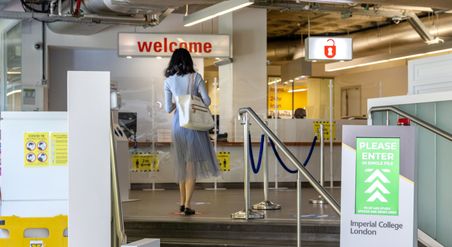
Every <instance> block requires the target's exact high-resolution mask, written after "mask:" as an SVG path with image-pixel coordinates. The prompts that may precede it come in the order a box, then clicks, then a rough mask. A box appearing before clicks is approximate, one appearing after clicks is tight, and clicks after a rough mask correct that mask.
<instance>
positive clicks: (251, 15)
mask: <svg viewBox="0 0 452 247" xmlns="http://www.w3.org/2000/svg"><path fill="white" fill-rule="evenodd" d="M218 30H219V33H220V34H229V35H231V40H232V44H233V45H232V54H233V60H234V62H233V63H232V64H229V65H224V66H221V67H220V70H219V74H220V93H219V95H220V96H219V98H220V107H219V113H220V116H221V118H220V131H221V132H227V133H228V141H241V140H242V139H243V138H242V136H243V135H242V134H241V133H242V128H241V126H240V123H239V121H238V120H237V112H238V109H239V108H241V107H252V108H253V109H254V111H256V113H257V114H258V115H259V116H260V117H264V116H266V114H267V113H266V112H267V103H266V102H267V93H266V91H267V11H266V10H265V9H254V8H245V9H242V10H239V11H236V12H234V13H232V14H227V15H224V16H222V17H220V20H219V28H218ZM252 131H253V129H252Z"/></svg>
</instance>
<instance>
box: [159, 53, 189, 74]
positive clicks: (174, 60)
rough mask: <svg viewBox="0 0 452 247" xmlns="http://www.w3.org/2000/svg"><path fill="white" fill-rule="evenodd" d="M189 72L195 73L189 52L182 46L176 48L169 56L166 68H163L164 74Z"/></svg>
mask: <svg viewBox="0 0 452 247" xmlns="http://www.w3.org/2000/svg"><path fill="white" fill-rule="evenodd" d="M190 73H195V69H193V60H192V59H191V55H190V53H189V52H188V51H187V50H186V49H184V48H179V49H176V50H175V51H174V52H173V55H172V56H171V60H170V62H169V64H168V68H166V70H165V76H166V77H170V76H172V75H174V74H177V75H185V74H190Z"/></svg>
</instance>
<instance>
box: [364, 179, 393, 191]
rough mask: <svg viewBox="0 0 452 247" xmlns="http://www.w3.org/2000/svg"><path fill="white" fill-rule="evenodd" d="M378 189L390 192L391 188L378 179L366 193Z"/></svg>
mask: <svg viewBox="0 0 452 247" xmlns="http://www.w3.org/2000/svg"><path fill="white" fill-rule="evenodd" d="M376 190H380V191H381V192H382V193H383V194H390V193H389V190H387V189H386V188H385V187H384V186H383V185H382V184H381V183H380V181H379V180H376V181H375V183H373V184H372V185H371V186H370V187H369V188H368V189H367V190H366V191H365V192H364V193H366V194H370V193H372V192H374V191H376Z"/></svg>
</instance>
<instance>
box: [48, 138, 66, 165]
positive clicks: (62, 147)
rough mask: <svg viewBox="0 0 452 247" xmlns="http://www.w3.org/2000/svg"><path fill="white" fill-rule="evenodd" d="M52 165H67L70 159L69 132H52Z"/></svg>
mask: <svg viewBox="0 0 452 247" xmlns="http://www.w3.org/2000/svg"><path fill="white" fill-rule="evenodd" d="M50 144H51V145H50V148H51V152H50V155H51V165H55V166H65V165H67V160H68V148H67V133H66V132H52V133H50Z"/></svg>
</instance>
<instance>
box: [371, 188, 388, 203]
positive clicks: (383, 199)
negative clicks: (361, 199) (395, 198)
mask: <svg viewBox="0 0 452 247" xmlns="http://www.w3.org/2000/svg"><path fill="white" fill-rule="evenodd" d="M377 199H378V200H379V201H380V202H388V200H386V198H384V197H383V195H382V194H381V193H380V191H378V190H377V191H376V192H375V193H374V194H373V195H372V196H371V197H369V199H367V201H368V202H374V201H375V200H377Z"/></svg>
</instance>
